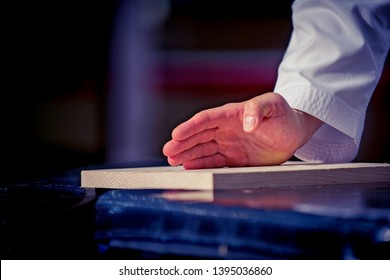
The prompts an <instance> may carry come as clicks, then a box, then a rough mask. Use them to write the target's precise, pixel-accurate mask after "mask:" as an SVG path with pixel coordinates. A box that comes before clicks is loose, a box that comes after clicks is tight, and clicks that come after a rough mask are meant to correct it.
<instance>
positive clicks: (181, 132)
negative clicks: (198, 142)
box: [172, 106, 227, 141]
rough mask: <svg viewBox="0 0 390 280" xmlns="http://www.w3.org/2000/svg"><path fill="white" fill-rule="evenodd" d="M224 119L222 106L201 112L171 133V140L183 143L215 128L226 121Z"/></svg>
mask: <svg viewBox="0 0 390 280" xmlns="http://www.w3.org/2000/svg"><path fill="white" fill-rule="evenodd" d="M226 117H227V116H226V110H225V109H224V108H223V106H222V107H217V108H212V109H207V110H204V111H201V112H199V113H197V114H195V115H194V116H193V117H192V118H190V119H189V120H187V121H185V122H183V123H182V124H180V125H178V126H177V127H176V128H175V129H174V130H173V131H172V139H174V140H176V141H183V140H186V139H188V138H190V137H191V136H193V135H195V134H197V133H199V132H202V131H204V130H208V129H212V128H216V127H218V126H219V125H220V124H221V122H224V121H225V120H226Z"/></svg>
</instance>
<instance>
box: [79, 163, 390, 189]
mask: <svg viewBox="0 0 390 280" xmlns="http://www.w3.org/2000/svg"><path fill="white" fill-rule="evenodd" d="M374 182H390V164H386V163H343V164H314V163H302V162H287V163H285V164H282V165H279V166H262V167H234V168H214V169H197V170H184V169H183V167H181V166H177V167H172V166H161V167H141V168H123V169H96V170H83V171H82V172H81V186H82V187H85V188H117V189H183V190H214V189H234V188H259V187H288V186H314V185H332V184H333V185H335V184H350V183H374Z"/></svg>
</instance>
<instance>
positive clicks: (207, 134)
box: [163, 129, 215, 157]
mask: <svg viewBox="0 0 390 280" xmlns="http://www.w3.org/2000/svg"><path fill="white" fill-rule="evenodd" d="M214 137H215V129H207V130H205V131H202V132H199V133H198V134H195V135H193V136H192V137H190V138H187V139H185V140H182V141H177V140H175V139H172V140H171V141H169V142H168V143H166V144H165V145H164V147H163V154H164V155H165V156H167V157H172V156H175V155H178V154H180V153H182V152H184V151H186V150H189V149H191V148H193V147H195V146H197V145H199V144H203V143H208V142H210V141H212V140H213V139H214Z"/></svg>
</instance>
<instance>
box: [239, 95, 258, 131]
mask: <svg viewBox="0 0 390 280" xmlns="http://www.w3.org/2000/svg"><path fill="white" fill-rule="evenodd" d="M255 103H256V102H255V101H254V100H253V99H251V100H248V101H247V102H246V103H245V107H244V115H243V129H244V131H245V132H248V133H251V132H253V131H254V130H255V129H256V127H257V126H258V124H259V122H261V119H262V118H263V116H262V115H263V114H262V112H261V111H262V110H261V109H260V108H258V107H257V106H256V104H255Z"/></svg>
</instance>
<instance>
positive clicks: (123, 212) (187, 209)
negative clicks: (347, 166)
mask: <svg viewBox="0 0 390 280" xmlns="http://www.w3.org/2000/svg"><path fill="white" fill-rule="evenodd" d="M155 165H160V163H159V162H153V163H131V164H125V165H121V166H117V167H135V166H155ZM107 167H109V168H114V167H116V166H93V167H87V168H84V169H95V168H107ZM81 169H83V168H81ZM81 169H74V170H69V171H66V172H64V174H61V175H60V176H58V177H53V178H45V179H43V180H38V181H34V182H23V183H20V182H19V183H12V184H7V185H3V186H1V189H0V190H1V193H0V195H1V197H0V200H1V201H0V207H1V215H0V219H1V232H2V239H1V245H0V246H1V255H2V259H26V258H27V259H122V258H126V259H172V258H173V259H175V258H186V259H205V258H206V259H390V246H389V245H390V182H389V183H371V184H353V185H333V186H312V187H283V188H269V187H261V188H260V187H259V188H255V189H246V190H242V189H240V190H219V191H214V192H207V191H178V190H172V191H166V190H165V191H164V190H115V189H113V190H106V189H105V190H103V189H96V190H95V189H83V188H80V171H81Z"/></svg>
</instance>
